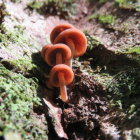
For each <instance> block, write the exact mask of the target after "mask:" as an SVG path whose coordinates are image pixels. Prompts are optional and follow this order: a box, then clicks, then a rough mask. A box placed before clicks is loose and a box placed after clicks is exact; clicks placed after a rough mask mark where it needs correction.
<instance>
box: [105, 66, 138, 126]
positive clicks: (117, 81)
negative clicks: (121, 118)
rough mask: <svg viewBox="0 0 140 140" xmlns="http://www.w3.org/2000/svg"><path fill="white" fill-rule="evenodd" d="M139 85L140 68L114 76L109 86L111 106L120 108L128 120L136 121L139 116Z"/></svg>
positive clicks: (129, 69) (130, 69)
mask: <svg viewBox="0 0 140 140" xmlns="http://www.w3.org/2000/svg"><path fill="white" fill-rule="evenodd" d="M139 85H140V68H135V69H134V68H128V70H125V71H123V72H120V73H118V74H117V75H116V76H114V78H113V79H112V80H111V81H110V82H109V84H108V86H107V89H108V91H109V93H110V95H109V99H110V101H111V104H112V105H113V106H115V107H119V108H120V109H121V110H122V111H123V112H124V113H125V114H126V116H127V119H131V120H135V119H136V118H137V117H138V116H139V113H140V94H139V91H140V86H139ZM137 121H139V122H140V119H138V118H137ZM133 123H134V122H133Z"/></svg>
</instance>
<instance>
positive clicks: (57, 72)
mask: <svg viewBox="0 0 140 140" xmlns="http://www.w3.org/2000/svg"><path fill="white" fill-rule="evenodd" d="M73 78H74V73H73V71H72V69H71V68H70V67H69V66H67V65H65V64H59V65H56V66H54V67H53V68H52V70H51V72H50V82H51V84H52V85H53V86H55V87H60V99H61V100H62V101H64V102H68V96H67V89H66V85H69V84H70V83H71V82H72V81H73Z"/></svg>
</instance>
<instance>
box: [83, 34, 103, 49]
mask: <svg viewBox="0 0 140 140" xmlns="http://www.w3.org/2000/svg"><path fill="white" fill-rule="evenodd" d="M85 35H86V38H87V40H88V47H87V52H92V51H93V50H94V48H95V47H98V46H100V45H103V44H102V42H101V41H100V40H99V38H97V37H95V36H91V35H89V34H88V33H87V32H85Z"/></svg>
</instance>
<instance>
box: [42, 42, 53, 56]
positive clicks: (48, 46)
mask: <svg viewBox="0 0 140 140" xmlns="http://www.w3.org/2000/svg"><path fill="white" fill-rule="evenodd" d="M50 47H52V44H48V45H45V46H44V47H43V48H42V50H41V56H42V58H44V57H45V53H46V51H47V50H48V48H50Z"/></svg>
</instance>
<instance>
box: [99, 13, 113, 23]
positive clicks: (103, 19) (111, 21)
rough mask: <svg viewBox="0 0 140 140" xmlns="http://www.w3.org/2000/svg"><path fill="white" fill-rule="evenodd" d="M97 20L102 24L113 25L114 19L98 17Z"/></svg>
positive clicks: (103, 16)
mask: <svg viewBox="0 0 140 140" xmlns="http://www.w3.org/2000/svg"><path fill="white" fill-rule="evenodd" d="M98 20H99V22H100V23H102V24H110V25H113V24H114V23H115V17H114V16H112V15H103V14H101V15H99V16H98Z"/></svg>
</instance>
